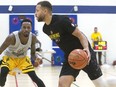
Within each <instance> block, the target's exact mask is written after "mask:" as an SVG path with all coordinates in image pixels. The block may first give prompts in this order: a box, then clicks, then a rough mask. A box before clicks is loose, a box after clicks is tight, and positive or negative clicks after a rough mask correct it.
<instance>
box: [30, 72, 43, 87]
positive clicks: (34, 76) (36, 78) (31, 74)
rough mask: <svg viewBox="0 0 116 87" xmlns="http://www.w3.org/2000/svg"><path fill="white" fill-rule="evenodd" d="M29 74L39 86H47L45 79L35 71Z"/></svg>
mask: <svg viewBox="0 0 116 87" xmlns="http://www.w3.org/2000/svg"><path fill="white" fill-rule="evenodd" d="M28 75H29V76H30V78H31V79H32V81H34V82H35V83H36V84H37V86H38V87H45V84H44V83H43V81H42V80H41V79H39V78H38V77H37V75H36V74H35V72H34V71H32V72H28Z"/></svg>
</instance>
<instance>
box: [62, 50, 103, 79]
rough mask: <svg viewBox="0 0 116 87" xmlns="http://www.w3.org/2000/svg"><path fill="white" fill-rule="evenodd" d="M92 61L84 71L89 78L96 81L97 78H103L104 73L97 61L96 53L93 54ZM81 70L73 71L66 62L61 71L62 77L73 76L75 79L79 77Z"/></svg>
mask: <svg viewBox="0 0 116 87" xmlns="http://www.w3.org/2000/svg"><path fill="white" fill-rule="evenodd" d="M91 54H92V55H91V60H90V63H89V65H87V66H86V67H85V68H83V69H82V70H83V71H85V72H86V73H87V74H88V76H89V78H90V79H91V80H95V79H97V78H99V77H100V76H102V71H101V69H100V67H99V65H98V64H97V60H96V55H95V53H94V52H92V53H91ZM79 72H80V70H78V69H73V68H72V67H71V66H70V65H69V63H68V62H64V64H63V66H62V69H61V73H60V76H64V75H72V76H73V77H74V78H75V79H76V77H77V76H78V74H79Z"/></svg>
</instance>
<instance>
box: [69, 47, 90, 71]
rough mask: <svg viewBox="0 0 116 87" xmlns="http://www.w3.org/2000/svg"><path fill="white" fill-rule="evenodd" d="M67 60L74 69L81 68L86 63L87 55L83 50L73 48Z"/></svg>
mask: <svg viewBox="0 0 116 87" xmlns="http://www.w3.org/2000/svg"><path fill="white" fill-rule="evenodd" d="M68 62H69V64H70V66H71V67H72V68H74V69H83V68H84V67H85V66H86V65H87V64H88V57H87V54H86V52H85V51H84V50H82V49H75V50H73V51H72V52H70V54H69V56H68Z"/></svg>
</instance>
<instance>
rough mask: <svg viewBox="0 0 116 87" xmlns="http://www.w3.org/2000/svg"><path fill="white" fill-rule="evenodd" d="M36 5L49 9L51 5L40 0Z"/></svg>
mask: <svg viewBox="0 0 116 87" xmlns="http://www.w3.org/2000/svg"><path fill="white" fill-rule="evenodd" d="M37 5H41V6H42V7H46V8H48V9H49V10H50V11H52V5H51V3H50V2H48V1H40V2H38V3H37Z"/></svg>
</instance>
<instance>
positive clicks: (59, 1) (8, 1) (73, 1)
mask: <svg viewBox="0 0 116 87" xmlns="http://www.w3.org/2000/svg"><path fill="white" fill-rule="evenodd" d="M39 1H42V0H35V1H33V0H25V1H22V0H0V5H36V4H37V3H38V2H39ZM48 1H50V2H51V3H52V4H53V5H110V6H111V5H116V0H48Z"/></svg>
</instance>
